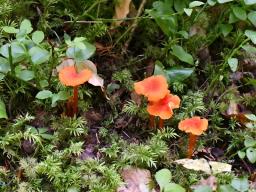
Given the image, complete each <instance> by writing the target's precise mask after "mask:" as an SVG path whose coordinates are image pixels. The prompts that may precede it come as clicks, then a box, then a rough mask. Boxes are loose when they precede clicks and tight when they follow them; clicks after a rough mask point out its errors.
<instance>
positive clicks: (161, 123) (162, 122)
mask: <svg viewBox="0 0 256 192" xmlns="http://www.w3.org/2000/svg"><path fill="white" fill-rule="evenodd" d="M163 128H164V120H163V119H162V118H160V119H159V129H163Z"/></svg>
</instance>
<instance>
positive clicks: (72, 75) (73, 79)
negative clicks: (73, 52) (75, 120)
mask: <svg viewBox="0 0 256 192" xmlns="http://www.w3.org/2000/svg"><path fill="white" fill-rule="evenodd" d="M91 77H92V71H90V70H88V69H83V70H81V71H80V72H77V70H76V68H75V66H74V65H73V66H67V67H64V68H63V69H61V70H60V72H59V80H60V82H61V83H62V84H63V85H66V86H71V87H73V88H74V93H73V94H74V95H73V111H72V112H71V113H70V112H68V114H69V115H70V116H74V115H75V114H77V111H78V86H79V85H81V84H83V83H85V82H86V81H88V80H89V79H90V78H91ZM68 105H69V108H70V101H69V103H68Z"/></svg>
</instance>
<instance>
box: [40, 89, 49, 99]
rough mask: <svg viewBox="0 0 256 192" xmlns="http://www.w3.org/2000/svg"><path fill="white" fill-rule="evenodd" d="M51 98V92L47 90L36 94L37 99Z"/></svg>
mask: <svg viewBox="0 0 256 192" xmlns="http://www.w3.org/2000/svg"><path fill="white" fill-rule="evenodd" d="M51 97H52V92H51V91H49V90H43V91H40V92H38V93H37V94H36V98H37V99H48V98H51Z"/></svg>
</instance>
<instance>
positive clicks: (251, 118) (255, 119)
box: [245, 114, 256, 121]
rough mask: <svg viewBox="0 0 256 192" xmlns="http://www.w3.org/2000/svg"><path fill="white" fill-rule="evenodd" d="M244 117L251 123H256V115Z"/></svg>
mask: <svg viewBox="0 0 256 192" xmlns="http://www.w3.org/2000/svg"><path fill="white" fill-rule="evenodd" d="M245 117H246V118H247V119H249V120H251V121H256V115H254V114H246V115H245Z"/></svg>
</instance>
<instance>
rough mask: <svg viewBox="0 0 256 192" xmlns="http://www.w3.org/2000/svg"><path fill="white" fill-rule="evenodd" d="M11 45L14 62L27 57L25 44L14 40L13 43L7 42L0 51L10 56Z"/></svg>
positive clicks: (7, 56) (5, 55)
mask: <svg viewBox="0 0 256 192" xmlns="http://www.w3.org/2000/svg"><path fill="white" fill-rule="evenodd" d="M9 46H11V53H12V54H11V55H12V58H13V62H19V61H21V60H23V59H24V58H25V57H26V50H25V48H24V46H23V45H22V44H21V43H19V42H12V43H11V44H5V45H3V46H2V47H1V50H0V53H1V54H2V55H3V56H4V57H6V58H9Z"/></svg>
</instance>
